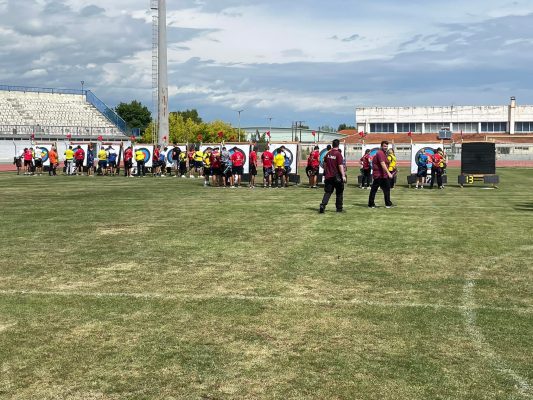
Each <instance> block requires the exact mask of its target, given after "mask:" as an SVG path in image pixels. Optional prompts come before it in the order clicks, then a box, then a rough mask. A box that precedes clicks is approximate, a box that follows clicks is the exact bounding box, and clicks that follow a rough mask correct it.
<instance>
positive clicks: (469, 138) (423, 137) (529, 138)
mask: <svg viewBox="0 0 533 400" xmlns="http://www.w3.org/2000/svg"><path fill="white" fill-rule="evenodd" d="M339 133H342V134H345V135H347V136H346V139H344V140H343V141H344V142H345V143H354V144H355V143H362V142H363V139H362V138H361V136H359V132H357V130H353V129H349V130H344V131H341V132H339ZM383 140H387V141H388V142H390V143H411V140H412V141H413V142H414V143H440V142H441V139H439V137H438V135H437V134H436V133H413V135H412V137H409V135H408V134H407V133H370V134H367V135H365V137H364V142H365V143H381V141H383ZM452 141H453V142H456V143H461V142H494V143H533V134H527V135H524V134H516V135H509V134H481V133H465V134H464V135H463V136H462V137H461V134H460V133H454V134H453V135H452V140H451V141H449V140H445V142H452Z"/></svg>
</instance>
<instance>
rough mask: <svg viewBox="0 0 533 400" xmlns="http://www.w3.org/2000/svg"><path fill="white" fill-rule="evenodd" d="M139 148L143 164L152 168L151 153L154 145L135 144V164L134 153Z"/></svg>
mask: <svg viewBox="0 0 533 400" xmlns="http://www.w3.org/2000/svg"><path fill="white" fill-rule="evenodd" d="M138 150H140V151H141V152H142V153H143V154H144V166H145V167H146V168H152V167H153V161H154V160H153V154H154V146H149V145H136V146H133V165H134V166H135V161H136V160H135V153H136V152H137V151H138Z"/></svg>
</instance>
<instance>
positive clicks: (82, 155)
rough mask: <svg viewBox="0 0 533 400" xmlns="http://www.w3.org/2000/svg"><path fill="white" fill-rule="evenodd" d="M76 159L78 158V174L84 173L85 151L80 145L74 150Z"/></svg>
mask: <svg viewBox="0 0 533 400" xmlns="http://www.w3.org/2000/svg"><path fill="white" fill-rule="evenodd" d="M74 159H75V160H76V175H83V163H84V161H85V151H83V149H82V148H81V146H78V147H77V148H76V151H75V152H74Z"/></svg>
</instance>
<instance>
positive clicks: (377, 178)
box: [368, 140, 394, 208]
mask: <svg viewBox="0 0 533 400" xmlns="http://www.w3.org/2000/svg"><path fill="white" fill-rule="evenodd" d="M388 148H389V142H387V141H385V140H384V141H383V142H381V148H380V149H379V150H378V152H377V153H376V155H375V156H374V158H373V159H372V178H373V180H374V181H373V182H372V189H371V190H370V196H369V198H368V207H369V208H376V203H375V199H376V193H377V192H378V189H379V188H381V190H383V196H385V207H387V208H392V207H394V205H393V204H392V202H391V200H390V180H391V179H392V174H391V173H390V171H389V160H388V159H387V150H388Z"/></svg>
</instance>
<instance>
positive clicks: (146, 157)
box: [138, 147, 152, 164]
mask: <svg viewBox="0 0 533 400" xmlns="http://www.w3.org/2000/svg"><path fill="white" fill-rule="evenodd" d="M138 150H140V151H142V152H143V154H144V163H145V164H146V163H147V162H148V161H150V158H151V157H152V155H151V153H150V150H148V149H147V148H144V147H141V148H140V149H138Z"/></svg>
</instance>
